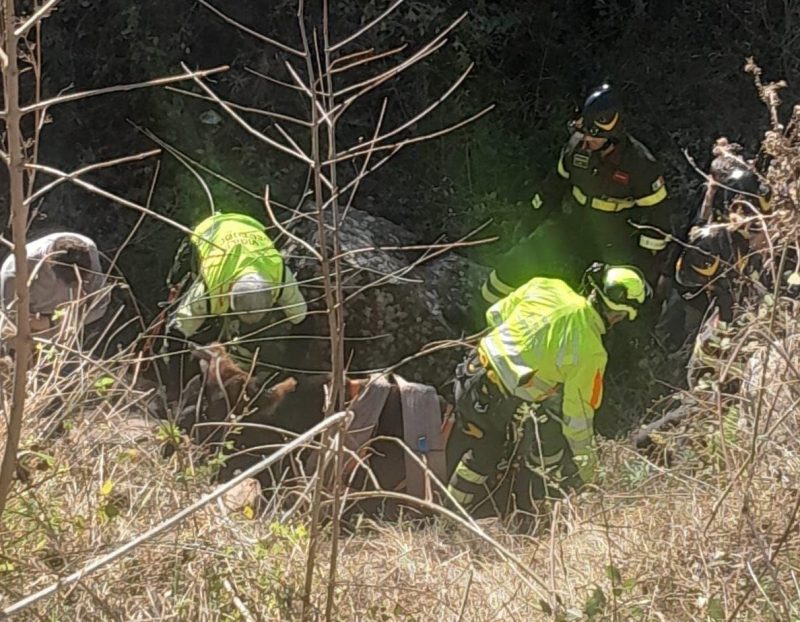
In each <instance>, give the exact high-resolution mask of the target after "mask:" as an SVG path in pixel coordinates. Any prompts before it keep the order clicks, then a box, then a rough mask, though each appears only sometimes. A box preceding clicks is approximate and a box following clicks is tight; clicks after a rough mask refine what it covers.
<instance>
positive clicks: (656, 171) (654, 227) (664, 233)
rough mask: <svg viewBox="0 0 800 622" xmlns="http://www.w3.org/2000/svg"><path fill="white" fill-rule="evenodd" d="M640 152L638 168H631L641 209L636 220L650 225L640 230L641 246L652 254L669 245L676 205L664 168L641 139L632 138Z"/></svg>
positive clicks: (633, 189) (633, 188) (632, 181)
mask: <svg viewBox="0 0 800 622" xmlns="http://www.w3.org/2000/svg"><path fill="white" fill-rule="evenodd" d="M631 140H632V141H633V142H634V147H635V149H636V151H637V152H638V154H639V157H638V158H637V159H636V161H635V162H636V168H635V170H634V171H632V172H633V173H634V174H633V175H632V176H631V192H632V194H633V199H634V201H635V203H636V206H637V207H638V208H642V209H636V210H635V216H634V218H633V220H634V221H635V222H637V223H638V224H640V225H647V226H648V227H647V228H645V229H640V230H639V231H638V237H639V246H640V247H642V248H643V249H645V250H649V251H651V252H653V253H658V252H661V251H663V250H664V249H666V248H667V244H668V242H669V239H668V238H669V234H670V233H671V231H672V222H671V219H672V216H673V211H674V206H673V204H672V201H671V199H670V198H669V191H668V190H667V185H666V182H665V180H664V167H663V166H662V165H661V163H660V162H658V161H657V160H656V159H655V158H654V157H653V155H652V154H651V153H650V151H649V150H648V149H647V147H645V146H644V145H643V144H641V143H640V142H638V141H635V140H633V139H631Z"/></svg>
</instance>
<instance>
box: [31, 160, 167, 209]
mask: <svg viewBox="0 0 800 622" xmlns="http://www.w3.org/2000/svg"><path fill="white" fill-rule="evenodd" d="M160 153H161V150H160V149H152V150H150V151H143V152H141V153H136V154H134V155H130V156H123V157H121V158H115V159H113V160H105V161H104V162H96V163H95V164H89V165H87V166H84V167H83V168H79V169H77V170H75V171H72V172H71V173H67V174H66V175H65V176H63V177H59V178H58V179H56V180H55V181H51V182H50V183H49V184H45V185H44V186H42V187H41V188H39V189H38V190H37V191H36V192H34V193H33V194H31V195H30V196H28V198H26V199H25V204H26V205H30V204H31V203H33V202H34V201H35V200H36V199H38V198H39V197H41V196H44V195H45V194H47V193H48V192H50V191H51V190H53V189H54V188H55V187H57V186H59V185H61V184H63V183H64V182H65V181H71V180H73V179H76V178H78V177H80V176H81V175H85V174H86V173H89V172H90V171H96V170H99V169H103V168H110V167H112V166H117V165H118V164H126V163H128V162H137V161H139V160H145V159H147V158H151V157H153V156H157V155H159V154H160ZM29 168H30V167H29Z"/></svg>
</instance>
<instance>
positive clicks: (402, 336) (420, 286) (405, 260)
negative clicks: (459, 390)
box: [289, 208, 488, 384]
mask: <svg viewBox="0 0 800 622" xmlns="http://www.w3.org/2000/svg"><path fill="white" fill-rule="evenodd" d="M293 233H295V234H296V235H298V236H300V237H302V238H303V239H304V240H307V241H309V242H311V243H312V244H314V245H315V247H318V232H317V227H316V223H314V222H312V221H310V220H305V221H303V222H302V223H301V224H299V225H297V226H296V227H295V228H294V230H293ZM340 245H341V251H342V253H343V254H344V257H343V260H342V267H343V272H344V278H343V287H344V290H345V292H346V295H347V297H348V301H347V304H346V314H345V321H346V328H345V333H346V335H347V338H348V341H347V354H346V356H347V357H350V356H352V357H353V358H352V363H351V369H352V370H357V371H366V370H375V369H382V368H384V367H387V366H390V365H396V364H398V363H399V362H401V361H403V360H404V359H406V358H407V357H410V356H412V355H414V354H416V353H418V352H419V351H420V350H421V349H422V348H424V347H425V346H426V345H428V344H430V343H432V342H436V341H442V340H458V339H459V338H460V337H461V336H462V327H461V324H462V323H463V321H464V319H465V317H464V313H465V311H466V308H467V306H468V303H469V301H470V299H471V297H473V296H475V295H479V294H480V287H481V283H482V282H483V280H484V279H485V278H486V275H487V272H488V270H487V269H486V268H484V267H482V266H479V265H478V264H475V263H474V262H472V261H470V260H468V259H466V258H464V257H462V256H461V255H459V254H457V253H456V252H455V251H453V250H448V251H446V252H440V251H439V250H438V249H437V250H434V251H429V252H427V253H426V251H425V250H419V249H418V250H398V247H404V246H415V245H416V246H419V245H420V241H419V240H416V239H415V238H414V236H413V234H411V233H410V232H409V231H407V230H406V229H404V228H403V227H401V226H399V225H396V224H394V223H392V222H390V221H389V220H386V219H385V218H379V217H376V216H372V215H370V214H369V213H367V212H365V211H362V210H359V209H355V208H351V209H350V210H349V211H348V212H347V217H346V219H345V220H344V222H343V223H342V224H341V225H340ZM302 252H303V251H302V249H300V248H297V249H294V251H292V250H289V254H290V255H291V254H293V253H294V254H299V253H302ZM436 252H440V254H438V255H435V256H434V257H432V258H427V257H428V256H429V255H431V254H433V253H436ZM293 267H294V269H295V271H296V273H297V275H298V278H299V279H300V280H303V281H305V280H309V279H316V280H315V281H314V282H313V283H310V284H309V286H307V287H306V289H305V291H306V294H307V298H308V299H312V298H319V297H321V294H322V291H321V281H320V280H319V276H320V268H319V265H318V262H317V261H316V260H315V259H302V260H299V261H297V262H295V263H294V265H293ZM309 294H310V295H309ZM310 308H312V309H314V310H319V309H323V308H324V303H323V302H322V301H321V300H317V301H314V302H312V303H311V305H310ZM307 323H309V324H312V325H313V332H314V333H315V334H327V332H328V331H327V318H326V317H325V316H324V315H310V316H309V319H308V320H307ZM307 331H308V328H307V329H306V331H304V332H307ZM463 354H464V351H463V348H462V347H458V346H456V347H451V348H446V349H443V350H439V351H437V352H436V353H435V354H432V355H426V356H424V357H420V358H415V359H413V360H410V361H408V362H406V363H405V364H404V365H403V367H402V370H401V373H403V374H404V375H405V376H406V377H408V378H410V379H413V380H416V381H425V382H427V383H431V384H439V383H441V382H444V381H446V380H448V379H449V378H450V377H451V375H452V372H453V368H454V366H455V364H456V362H457V361H459V360H460V359H461V358H462V357H463ZM308 356H309V357H310V359H309V360H308V363H309V364H310V365H313V364H314V363H315V361H314V360H311V359H317V360H316V362H317V365H316V367H318V363H319V362H321V361H324V362H327V360H328V358H327V356H328V354H327V351H325V350H323V349H322V348H321V347H319V346H317V347H311V348H309V352H308Z"/></svg>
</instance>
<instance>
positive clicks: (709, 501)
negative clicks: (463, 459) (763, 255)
mask: <svg viewBox="0 0 800 622" xmlns="http://www.w3.org/2000/svg"><path fill="white" fill-rule="evenodd" d="M770 88H772V87H770V86H769V85H768V86H767V87H766V90H764V88H763V87H762V90H761V92H762V95H764V96H765V100H767V101H768V102H770V103H772V104H774V103H775V101H774V99H772V98H771V97H772V96H771V95H770V93H773V94H775V93H776V92H775V91H770ZM798 115H800V108H798V109H796V112H795V116H794V117H793V118H792V119H791V122H790V123H787V125H786V127H784V126H782V125H777V124H776V125H774V126H773V127H772V129H771V130H770V131H769V132H768V133H767V138H766V141H765V144H764V152H765V153H766V154H767V155H768V156H769V159H770V160H769V162H770V164H769V169H768V171H767V174H766V177H767V179H769V181H770V184H771V187H772V189H773V205H774V207H775V208H776V210H775V211H774V212H773V213H772V215H770V216H768V217H766V218H764V219H763V222H764V223H765V226H766V227H767V229H768V231H769V233H770V238H771V241H772V243H773V245H774V250H773V251H772V252H770V253H769V255H768V262H767V264H766V268H765V270H767V271H772V270H775V271H777V272H779V271H780V268H781V267H782V266H781V264H782V262H781V259H780V258H781V257H782V256H783V255H784V250H783V249H785V248H787V245H791V244H794V243H795V242H794V240H795V239H796V231H797V220H796V218H797V216H796V215H797V206H798V203H797V201H798V185H797V173H798V171H800V162H798V158H797V155H796V154H797V148H798V146H800V126H798ZM776 119H777V117H776ZM783 267H785V262H783ZM776 292H777V294H778V295H777V296H775V295H772V294H771V295H766V296H763V295H762V296H752V297H750V298H743V299H741V300H739V301H738V305H739V317H740V320H739V321H738V322H737V323H736V324H735V326H734V328H733V329H731V331H730V332H728V333H727V334H726V335H725V337H724V340H723V341H721V342H720V343H718V344H717V345H718V352H720V353H721V354H720V355H719V358H718V361H717V362H718V365H716V366H714V367H713V368H712V371H711V372H710V373H709V374H707V375H706V376H705V377H704V378H703V379H702V381H701V382H698V383H697V384H696V386H695V387H694V388H693V389H692V390H689V391H682V392H679V393H678V394H676V397H677V398H679V399H680V400H681V401H682V402H683V403H684V404H690V405H691V407H690V408H691V413H690V414H689V416H687V417H686V418H684V419H683V420H682V421H681V422H680V424H679V425H678V426H676V427H674V428H672V429H669V430H665V431H662V432H661V433H659V434H655V435H653V437H652V440H653V445H652V447H651V449H650V451H649V452H648V453H646V454H645V453H638V452H636V451H634V450H633V449H632V448H631V447H630V445H629V444H628V442H626V441H604V442H603V443H602V446H601V449H602V461H601V474H600V477H599V481H598V484H597V486H595V487H592V488H591V489H590V490H587V491H585V492H584V493H583V494H581V495H579V496H577V497H572V498H569V499H564V500H560V501H549V502H543V503H542V504H541V505H540V507H539V512H540V514H539V516H538V517H537V519H536V520H535V521H530V520H526V521H522V520H519V519H518V518H515V517H511V518H510V519H507V520H505V521H501V520H499V519H492V520H487V521H482V522H481V523H480V524H478V525H472V526H471V527H470V526H469V524H468V523H465V522H463V521H462V522H460V523H459V522H454V521H453V520H452V519H450V518H447V517H441V516H439V517H436V518H433V519H431V520H427V521H419V520H405V521H400V522H397V523H380V522H374V521H368V520H362V521H354V522H351V523H348V524H347V525H346V526H345V529H344V532H343V533H342V534H341V536H340V538H339V541H338V555H337V564H338V567H337V571H336V573H335V577H334V583H333V584H332V585H331V584H330V583H329V577H328V574H327V569H328V565H327V563H328V562H329V556H330V552H331V544H332V533H331V531H330V528H327V529H324V530H323V532H322V534H321V536H320V540H319V543H318V544H319V556H318V557H317V560H316V563H315V565H314V573H313V577H314V582H313V585H314V589H313V591H312V593H311V595H310V605H309V606H310V609H308V610H307V611H310V612H311V613H310V614H309V615H310V617H311V618H312V619H321V618H322V617H323V612H324V610H325V606H326V601H327V599H328V598H329V597H330V596H332V597H333V598H334V599H335V605H334V607H333V619H341V620H381V621H384V620H406V621H411V620H417V621H419V620H430V619H442V620H476V621H477V620H481V621H483V620H540V619H541V620H636V621H639V620H659V621H664V620H669V621H679V620H705V621H713V622H717V621H722V620H753V621H761V620H775V621H780V622H784V621H787V620H797V619H800V607H798V602H800V579H799V577H798V573H800V558H798V554H800V528H798V525H799V524H800V523H798V510H799V509H800V492H798V488H797V481H798V478H800V434H798V432H800V416H799V415H798V412H800V410H798V408H797V406H796V404H797V399H798V397H797V386H798V382H800V371H798V366H800V365H799V364H798V361H800V326H798V324H797V314H798V303H797V302H796V301H794V300H792V299H790V298H787V297H785V296H783V295H782V293H781V290H780V288H779V289H777V290H776ZM773 294H774V292H773ZM66 337H69V335H68V334H65V338H66ZM64 343H66V344H68V347H64V345H63V344H64ZM76 345H77V343H75V342H73V341H69V339H67V340H66V341H65V342H62V346H58V345H56V346H47V345H44V346H43V347H42V348H40V349H39V352H38V355H37V357H38V358H37V360H36V362H35V364H34V366H33V368H32V371H31V372H30V377H29V390H30V395H31V396H32V397H31V403H30V405H29V409H28V411H27V413H26V420H25V430H24V443H23V451H22V454H21V467H20V470H19V473H18V480H17V482H16V484H15V486H14V488H13V491H12V496H11V498H10V500H9V504H8V509H7V512H6V515H5V516H4V519H3V524H2V527H0V529H1V530H2V531H1V532H0V543H1V544H0V547H1V548H0V577H2V581H0V598H1V599H2V606H4V607H5V606H8V605H10V604H11V603H14V602H17V601H18V600H20V599H21V598H23V597H24V596H27V595H29V594H31V593H33V592H35V591H36V590H37V589H39V588H43V587H45V586H47V585H50V584H52V583H54V582H56V581H58V579H59V577H64V576H66V575H68V574H69V573H72V572H75V571H77V570H79V569H80V568H82V567H83V566H84V565H85V564H87V562H89V561H90V560H92V559H94V558H96V557H97V556H99V555H101V554H103V553H107V552H108V551H110V550H113V549H114V548H115V547H118V546H120V545H121V544H123V543H125V542H127V541H129V540H130V539H131V538H133V537H134V536H136V535H137V534H140V533H142V532H143V531H145V530H146V529H148V528H150V527H151V526H153V525H155V524H157V523H159V522H160V521H162V520H164V519H167V518H168V517H170V516H171V515H173V514H175V513H176V512H178V511H179V510H181V509H182V508H185V507H187V506H188V505H189V504H190V503H192V502H194V501H196V500H197V499H198V498H199V497H200V496H201V495H202V494H203V493H205V492H208V491H209V490H210V489H211V488H212V484H211V483H210V481H211V476H212V475H213V472H214V471H215V469H216V468H217V467H218V466H219V465H218V463H216V462H215V461H214V460H212V461H210V462H209V461H208V460H205V459H202V456H201V455H200V453H199V452H198V450H197V449H195V448H192V447H191V446H190V445H189V444H188V443H187V442H186V441H185V440H182V439H181V438H180V436H179V435H178V434H176V432H175V431H174V430H173V429H172V428H171V427H170V426H169V425H165V424H162V425H160V426H158V425H156V426H154V425H151V424H147V423H146V422H145V421H144V420H143V419H142V418H141V417H142V413H143V412H144V411H145V410H146V409H147V403H148V399H147V396H146V395H145V394H143V393H142V392H140V391H137V390H135V389H134V388H132V385H131V383H132V379H131V376H130V374H131V372H132V370H133V371H134V373H135V369H136V366H135V359H134V358H133V357H132V356H131V354H130V352H129V351H123V352H120V353H118V354H116V355H114V356H113V357H109V356H106V357H103V358H102V359H100V360H92V359H91V358H87V357H84V356H81V355H78V354H77V353H76V348H75V346H76ZM0 381H2V390H1V391H0V399H2V400H3V402H2V406H3V409H4V410H6V409H7V403H8V399H9V398H8V395H9V384H10V376H9V367H8V366H7V365H6V364H5V363H3V366H2V367H0ZM55 400H58V401H57V402H55ZM54 403H58V404H59V405H60V406H59V407H58V408H54ZM165 446H171V447H172V449H173V451H172V454H171V456H170V457H169V458H164V457H163V455H164V447H165ZM287 494H288V491H285V490H281V489H279V490H277V491H276V493H275V496H274V497H273V498H272V500H271V501H270V502H266V501H265V500H263V499H262V500H261V501H260V502H257V501H256V500H255V499H253V498H249V499H248V500H246V501H244V502H242V501H240V502H235V501H233V500H230V499H229V500H228V503H227V505H226V503H223V502H221V501H219V502H217V501H215V502H212V503H210V504H208V505H207V506H205V507H204V508H203V509H201V510H200V511H199V512H197V513H195V514H194V515H192V516H191V517H188V518H187V519H185V520H183V521H182V522H180V523H179V525H178V526H176V527H175V528H174V529H172V530H171V531H169V532H168V533H166V534H164V535H161V536H159V537H157V538H155V539H153V540H150V541H148V542H146V543H144V544H142V545H141V546H139V547H137V548H135V549H134V550H132V551H131V552H129V553H128V554H127V555H125V556H124V557H123V558H122V559H120V560H119V561H117V562H115V563H114V564H112V565H109V566H108V567H104V568H102V569H100V570H98V571H96V572H94V573H93V574H91V575H89V576H86V577H85V578H84V579H82V580H81V581H80V582H78V583H76V584H72V585H69V586H65V587H64V588H62V589H61V590H60V591H59V592H58V594H56V595H54V596H52V597H50V598H48V599H44V600H42V601H40V602H36V603H34V604H32V605H31V606H30V607H29V608H27V609H25V610H24V611H23V612H22V613H20V614H19V619H31V620H39V619H42V620H66V619H75V620H77V619H118V620H144V619H160V620H170V619H174V620H187V619H197V620H256V619H264V620H289V619H298V617H299V615H300V611H301V608H302V601H303V593H304V585H305V580H306V569H307V556H306V548H307V546H308V543H309V538H310V534H309V530H308V524H309V514H308V512H309V507H310V504H308V503H306V502H303V501H302V500H301V502H300V503H295V504H294V505H293V508H291V509H290V510H288V511H287V506H286V505H285V504H283V503H280V500H281V499H285V498H286V497H285V495H287ZM326 507H327V505H326Z"/></svg>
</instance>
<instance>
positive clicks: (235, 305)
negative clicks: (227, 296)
mask: <svg viewBox="0 0 800 622" xmlns="http://www.w3.org/2000/svg"><path fill="white" fill-rule="evenodd" d="M271 290H272V285H270V283H269V282H267V280H266V279H264V277H262V276H261V275H260V274H258V273H256V272H249V273H247V274H244V275H242V276H240V277H239V278H238V279H236V281H234V283H233V286H232V287H231V310H232V311H234V312H235V313H236V314H237V315H238V316H239V318H240V319H241V320H242V322H244V323H245V324H255V323H256V322H258V321H260V320H261V319H262V318H263V317H264V314H265V313H266V312H267V311H268V310H269V308H270V307H271V306H272V294H271Z"/></svg>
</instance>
